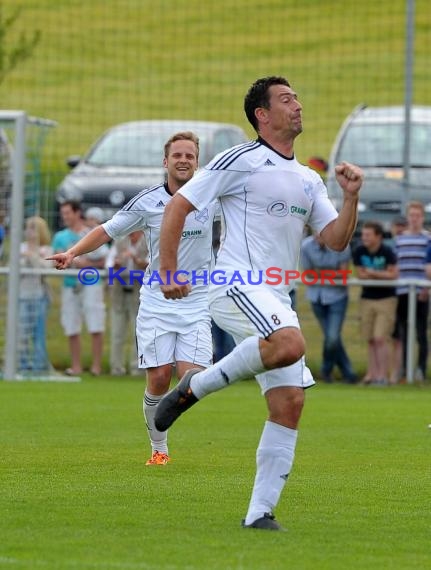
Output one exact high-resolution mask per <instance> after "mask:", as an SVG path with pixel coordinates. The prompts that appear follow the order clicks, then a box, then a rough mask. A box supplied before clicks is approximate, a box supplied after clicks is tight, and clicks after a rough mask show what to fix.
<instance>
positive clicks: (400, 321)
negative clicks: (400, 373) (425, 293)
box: [394, 294, 429, 378]
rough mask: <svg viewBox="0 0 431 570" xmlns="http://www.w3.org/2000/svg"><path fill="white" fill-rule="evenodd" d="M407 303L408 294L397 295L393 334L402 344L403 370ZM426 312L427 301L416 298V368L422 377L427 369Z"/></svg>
mask: <svg viewBox="0 0 431 570" xmlns="http://www.w3.org/2000/svg"><path fill="white" fill-rule="evenodd" d="M408 305H409V296H408V295H407V294H406V295H399V296H398V306H397V321H396V325H395V333H394V336H395V337H396V338H399V339H400V340H401V343H402V346H403V366H404V371H405V370H406V365H407V325H408ZM428 312H429V302H428V299H427V300H426V301H419V300H416V340H417V343H418V348H419V351H418V368H420V370H421V371H422V373H423V375H424V378H425V377H426V371H427V359H428V336H427V326H428Z"/></svg>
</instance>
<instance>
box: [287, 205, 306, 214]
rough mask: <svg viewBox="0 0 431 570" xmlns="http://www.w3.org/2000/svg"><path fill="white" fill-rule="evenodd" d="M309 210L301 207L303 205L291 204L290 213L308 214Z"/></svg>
mask: <svg viewBox="0 0 431 570" xmlns="http://www.w3.org/2000/svg"><path fill="white" fill-rule="evenodd" d="M307 211H308V210H306V209H305V208H301V206H290V213H291V214H294V215H295V214H296V215H297V216H306V215H307Z"/></svg>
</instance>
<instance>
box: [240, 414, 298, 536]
mask: <svg viewBox="0 0 431 570" xmlns="http://www.w3.org/2000/svg"><path fill="white" fill-rule="evenodd" d="M297 435H298V432H297V430H295V429H289V428H287V427H284V426H281V425H279V424H276V423H274V422H270V421H267V422H265V426H264V428H263V432H262V437H261V438H260V442H259V446H258V448H257V452H256V464H257V470H256V478H255V480H254V487H253V492H252V495H251V500H250V505H249V507H248V512H247V516H246V519H245V524H246V525H247V524H251V523H253V522H254V521H255V520H256V519H259V518H261V517H263V515H264V513H271V512H272V510H273V509H274V507H275V506H276V505H277V503H278V500H279V498H280V494H281V491H282V490H283V487H284V485H285V484H286V481H287V478H288V476H289V473H290V470H291V469H292V464H293V458H294V456H295V447H296V439H297Z"/></svg>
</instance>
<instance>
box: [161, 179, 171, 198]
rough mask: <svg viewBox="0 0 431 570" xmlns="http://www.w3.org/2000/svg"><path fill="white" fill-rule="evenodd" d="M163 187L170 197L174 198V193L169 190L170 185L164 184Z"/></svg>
mask: <svg viewBox="0 0 431 570" xmlns="http://www.w3.org/2000/svg"><path fill="white" fill-rule="evenodd" d="M163 187H164V189H165V190H166V192H167V193H168V194H169V196H173V194H172V192H171V191H170V190H169V186H168V183H167V182H165V183H164V184H163Z"/></svg>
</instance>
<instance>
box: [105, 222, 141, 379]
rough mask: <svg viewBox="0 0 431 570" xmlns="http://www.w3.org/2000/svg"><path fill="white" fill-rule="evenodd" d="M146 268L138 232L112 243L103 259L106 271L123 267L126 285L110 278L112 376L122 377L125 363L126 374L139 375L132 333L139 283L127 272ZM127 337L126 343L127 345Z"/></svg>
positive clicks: (137, 305) (136, 309) (133, 330)
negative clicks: (104, 259)
mask: <svg viewBox="0 0 431 570" xmlns="http://www.w3.org/2000/svg"><path fill="white" fill-rule="evenodd" d="M147 265H148V248H147V242H146V240H145V235H144V232H143V231H141V230H138V231H135V232H132V233H131V234H129V235H128V236H125V237H124V238H121V239H117V240H115V241H114V243H113V245H112V247H111V249H110V252H109V255H108V257H107V258H106V267H107V268H108V269H109V268H113V269H114V270H115V271H117V270H119V269H120V268H124V270H123V271H122V273H121V277H122V279H123V281H124V282H125V283H126V284H125V285H123V284H122V283H121V282H120V280H119V279H114V280H113V282H112V284H111V285H110V286H109V293H110V297H111V310H110V316H111V351H110V370H111V374H112V375H113V376H122V375H124V374H126V362H127V361H128V362H129V372H130V374H131V375H132V376H137V375H138V373H139V367H138V357H137V354H136V332H135V330H136V315H137V313H138V308H139V290H140V288H141V284H140V283H139V280H138V279H134V280H131V278H130V271H132V270H137V269H140V270H144V269H145V268H146V267H147ZM129 335H130V340H131V342H130V343H128V338H129ZM131 345H133V346H131ZM127 348H128V350H127Z"/></svg>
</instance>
